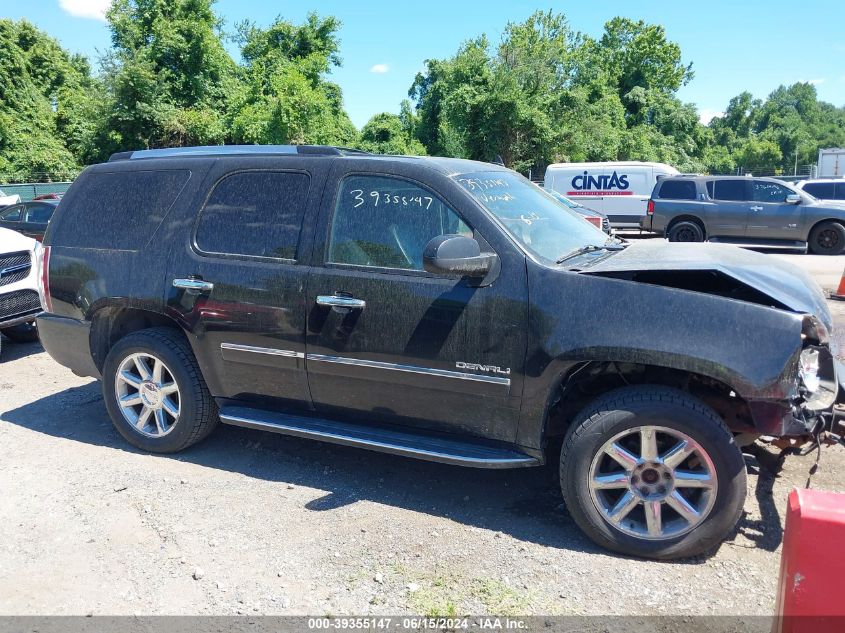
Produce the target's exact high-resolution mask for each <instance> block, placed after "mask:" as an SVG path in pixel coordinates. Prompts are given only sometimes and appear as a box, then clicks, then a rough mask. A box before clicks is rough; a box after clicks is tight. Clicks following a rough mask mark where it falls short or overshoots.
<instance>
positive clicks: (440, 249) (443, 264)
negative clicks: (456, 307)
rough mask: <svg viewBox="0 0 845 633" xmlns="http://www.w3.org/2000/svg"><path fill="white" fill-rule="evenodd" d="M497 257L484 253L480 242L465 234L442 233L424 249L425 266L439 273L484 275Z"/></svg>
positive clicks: (427, 269)
mask: <svg viewBox="0 0 845 633" xmlns="http://www.w3.org/2000/svg"><path fill="white" fill-rule="evenodd" d="M496 259H497V256H496V255H495V254H492V253H491V254H488V255H482V254H481V247H480V246H479V245H478V242H476V241H475V240H474V239H472V238H471V237H466V236H464V235H440V236H438V237H435V238H434V239H433V240H431V241H430V242H429V243H428V244H426V245H425V250H423V267H424V268H425V270H426V271H427V272H430V273H434V274H437V275H453V276H454V275H456V276H459V277H476V278H478V277H484V276H485V275H487V273H489V272H490V270H491V269H492V268H493V264H494V263H495V261H496Z"/></svg>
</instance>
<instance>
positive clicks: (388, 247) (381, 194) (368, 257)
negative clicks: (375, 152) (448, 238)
mask: <svg viewBox="0 0 845 633" xmlns="http://www.w3.org/2000/svg"><path fill="white" fill-rule="evenodd" d="M455 233H460V234H466V235H469V234H470V233H471V232H470V229H469V228H468V227H467V226H466V224H464V223H463V222H462V221H461V219H460V218H459V217H458V215H457V214H456V213H455V212H454V211H452V210H451V209H450V208H449V207H448V206H446V204H445V203H443V202H442V201H440V200H439V199H438V198H437V197H436V196H435V195H433V194H432V193H431V192H430V191H428V190H427V189H423V188H422V187H419V186H417V185H415V184H413V183H410V182H407V181H405V180H399V179H398V178H387V177H381V176H351V177H347V178H345V179H344V180H343V183H342V184H341V187H340V192H339V194H338V199H337V204H336V207H335V214H334V220H333V221H332V233H331V241H330V244H329V257H328V260H329V261H330V262H334V263H339V264H357V265H360V266H377V267H380V268H405V269H410V270H423V249H424V248H425V245H426V244H428V242H429V241H430V240H431V239H432V238H435V237H437V236H438V235H447V234H455Z"/></svg>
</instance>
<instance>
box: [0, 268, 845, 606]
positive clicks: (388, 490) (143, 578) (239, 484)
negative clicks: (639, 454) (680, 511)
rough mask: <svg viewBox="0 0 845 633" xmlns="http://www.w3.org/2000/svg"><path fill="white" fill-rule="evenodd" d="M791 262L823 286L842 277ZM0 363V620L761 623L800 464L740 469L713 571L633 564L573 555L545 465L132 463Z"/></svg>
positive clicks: (89, 423)
mask: <svg viewBox="0 0 845 633" xmlns="http://www.w3.org/2000/svg"><path fill="white" fill-rule="evenodd" d="M790 259H792V260H793V261H795V262H796V263H799V264H801V265H803V266H805V267H807V268H808V269H812V270H814V272H815V268H819V269H820V271H821V272H820V273H818V274H820V275H824V280H823V281H824V282H825V285H827V286H828V287H829V286H830V284H831V283H833V285H834V286H835V284H836V283H837V282H838V275H839V274H840V271H841V270H842V262H841V261H837V260H838V259H840V258H826V259H824V261H823V262H818V261H816V260H815V258H806V257H805V258H802V257H800V256H793V257H791V258H790ZM843 259H845V258H843ZM832 269H835V271H834V273H833V274H831V270H832ZM831 279H833V280H834V281H833V282H831V281H830V280H831ZM832 307H833V309H834V310H835V312H836V318H837V323H838V326H839V328H840V330H839V331H840V333H842V332H845V304H843V303H836V302H833V303H832ZM844 342H845V341H844ZM3 348H4V349H3V361H2V364H0V445H2V446H3V456H2V459H0V490H2V494H0V525H2V526H3V532H4V534H3V538H2V540H0V613H2V614H76V615H86V614H111V615H116V614H220V615H224V614H236V613H244V614H310V615H324V614H333V615H338V614H353V613H354V614H366V613H377V614H396V613H441V614H448V613H457V614H462V613H474V614H483V613H496V614H642V615H646V614H710V615H712V614H725V615H728V614H745V615H752V614H761V615H766V614H770V613H771V612H772V610H773V607H774V600H775V589H776V584H777V574H778V566H779V558H780V543H781V535H782V525H783V517H784V507H785V501H786V495H787V493H788V492H789V490H790V489H791V488H792V487H793V486H803V485H804V483H805V482H806V479H807V472H808V469H809V468H810V466H811V464H812V461H813V458H812V457H807V458H790V459H789V460H787V463H786V467H785V469H784V471H783V472H782V473H781V475H780V476H779V477H778V478H774V477H772V476H771V475H769V474H767V473H766V471H761V470H760V469H759V467H758V465H757V463H756V461H755V460H754V459H753V458H749V460H748V463H749V473H750V476H749V479H748V485H749V490H748V501H747V503H746V506H745V514H744V516H743V518H742V519H741V522H740V524H739V528H738V530H737V532H736V534H735V535H734V536H733V537H732V538H731V539H730V540H729V541H728V542H726V543H725V544H724V545H723V546H722V547H721V549H720V550H719V551H718V552H717V553H716V554H715V555H714V556H712V557H711V558H709V559H695V560H688V561H684V562H680V563H652V562H643V561H639V560H633V559H626V558H622V557H619V556H614V555H609V554H607V553H605V552H604V551H602V550H599V549H598V548H597V547H595V546H594V545H592V543H591V542H590V541H588V540H587V539H586V538H585V537H584V536H582V535H581V533H580V532H579V530H578V529H577V527H576V526H575V525H574V523H573V522H572V520H571V519H570V518H569V516H568V514H567V512H566V510H565V508H564V507H563V506H562V501H561V498H560V493H559V490H558V487H557V484H556V481H555V479H556V467H555V465H552V466H550V467H546V468H542V469H527V470H516V471H501V472H496V471H479V470H471V469H460V468H456V467H450V466H443V465H438V464H430V463H425V462H418V461H414V460H408V459H402V458H398V457H393V456H389V455H382V454H378V453H371V452H367V451H362V450H356V449H348V448H343V447H336V446H331V445H327V444H321V443H316V442H309V441H306V440H299V439H296V438H290V437H284V436H279V435H273V434H269V433H263V432H259V431H251V430H246V429H238V428H232V427H226V426H221V427H219V428H218V430H217V431H216V432H215V434H214V435H213V436H212V437H211V438H209V440H207V441H205V442H204V443H202V444H201V445H199V446H197V447H194V448H193V449H190V450H188V451H186V452H185V453H183V454H180V455H176V456H153V455H146V454H142V453H140V452H137V451H135V450H134V449H132V448H131V447H130V446H129V445H127V444H126V443H125V442H124V441H123V440H122V439H121V438H120V436H119V435H118V434H117V433H116V432H115V431H114V430H113V429H112V426H111V422H110V421H109V418H108V416H107V414H106V412H105V408H104V405H103V401H102V396H101V394H100V386H99V384H98V383H96V382H94V381H92V380H90V379H86V378H78V377H76V376H74V375H73V374H71V373H70V371H68V370H66V369H64V368H63V367H60V366H59V365H57V364H56V363H54V362H53V361H52V359H51V358H50V357H49V356H47V355H46V354H45V353H44V352H43V351H42V349H41V348H40V347H39V346H38V345H14V344H11V343H8V342H4V345H3ZM843 466H845V450H843V449H841V448H838V447H837V448H829V449H826V450H824V451H823V454H822V461H821V469H820V471H819V472H818V473H817V474H816V476H815V477H814V478H813V487H816V488H822V489H827V490H838V491H845V467H843Z"/></svg>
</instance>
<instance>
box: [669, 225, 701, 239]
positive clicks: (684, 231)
mask: <svg viewBox="0 0 845 633" xmlns="http://www.w3.org/2000/svg"><path fill="white" fill-rule="evenodd" d="M667 237H668V238H669V241H670V242H703V241H704V229H702V228H701V225H700V224H699V223H698V222H693V221H692V220H682V221H681V222H676V223H675V224H673V225H672V227H671V228H670V229H669V232H668V234H667Z"/></svg>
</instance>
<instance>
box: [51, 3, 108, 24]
mask: <svg viewBox="0 0 845 633" xmlns="http://www.w3.org/2000/svg"><path fill="white" fill-rule="evenodd" d="M111 3H112V0H59V6H60V7H61V8H62V9H64V10H65V11H66V12H67V13H70V14H71V15H72V16H74V17H77V18H91V19H92V20H102V21H103V22H105V20H106V11H108V10H109V7H110V6H111Z"/></svg>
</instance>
